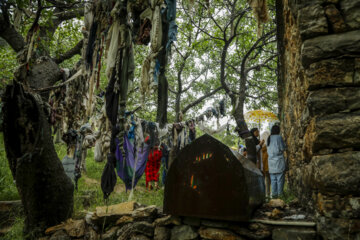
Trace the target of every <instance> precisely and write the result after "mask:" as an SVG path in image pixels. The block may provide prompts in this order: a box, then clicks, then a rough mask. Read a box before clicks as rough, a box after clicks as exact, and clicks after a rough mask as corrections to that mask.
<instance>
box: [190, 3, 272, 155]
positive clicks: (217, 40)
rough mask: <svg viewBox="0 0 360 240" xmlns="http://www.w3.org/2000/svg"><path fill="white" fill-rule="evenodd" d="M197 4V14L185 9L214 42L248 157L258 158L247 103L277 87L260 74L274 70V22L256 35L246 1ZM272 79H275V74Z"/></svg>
mask: <svg viewBox="0 0 360 240" xmlns="http://www.w3.org/2000/svg"><path fill="white" fill-rule="evenodd" d="M196 4H197V5H196V6H197V10H196V14H194V16H191V13H190V11H189V10H188V11H186V12H187V14H188V16H189V17H190V19H192V24H193V25H194V26H195V27H196V28H199V29H200V30H201V32H202V34H203V36H204V37H205V38H207V39H208V41H209V42H211V44H212V46H214V51H212V52H210V56H211V59H213V60H214V61H216V62H217V63H218V64H219V68H218V73H217V74H218V77H219V79H220V82H221V85H222V87H223V89H224V90H225V92H226V94H227V95H228V96H229V97H230V100H231V105H232V107H233V110H232V115H233V117H234V118H235V121H236V125H237V131H238V133H239V135H240V137H242V138H244V139H245V142H246V146H247V149H248V158H249V159H251V160H252V161H253V162H256V150H255V145H254V142H253V140H252V138H250V136H251V135H250V132H249V131H248V127H247V124H246V122H245V119H244V105H245V103H246V100H247V99H249V98H253V99H258V100H263V99H264V97H265V96H268V95H272V94H273V92H274V90H275V89H273V90H271V89H270V91H269V90H268V89H267V88H266V85H265V84H266V83H261V81H262V79H261V78H262V77H261V76H260V75H261V74H263V75H264V74H265V73H264V72H262V73H261V74H260V70H261V71H263V70H266V69H267V70H269V71H270V72H271V71H273V68H274V64H275V63H274V60H275V58H276V54H275V53H274V52H275V51H274V48H270V49H269V48H268V46H271V44H272V43H274V42H275V39H274V36H275V30H273V29H274V25H273V24H267V25H265V28H264V30H263V32H264V33H262V32H261V33H262V35H261V36H260V37H257V36H256V34H255V32H256V31H255V29H254V28H253V27H252V26H256V24H254V20H253V19H252V18H251V17H249V16H248V15H249V14H250V12H251V11H250V10H251V9H250V8H249V7H248V6H247V3H246V1H238V0H233V1H212V2H210V5H211V8H210V7H209V5H206V4H204V3H203V1H197V2H196ZM184 9H186V8H185V7H184ZM199 16H201V17H202V18H203V19H206V20H204V21H202V22H201V23H198V22H197V21H196V20H195V19H196V18H197V17H199ZM209 26H211V27H209ZM217 59H220V60H217ZM270 75H272V76H273V74H270ZM260 77H261V78H260ZM272 82H275V78H274V79H273V81H272ZM267 83H268V82H267ZM264 85H265V86H264ZM256 88H257V90H255V89H256Z"/></svg>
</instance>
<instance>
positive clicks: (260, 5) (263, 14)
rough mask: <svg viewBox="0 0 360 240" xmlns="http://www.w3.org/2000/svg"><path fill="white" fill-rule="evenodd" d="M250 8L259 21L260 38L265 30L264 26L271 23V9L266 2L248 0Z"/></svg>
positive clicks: (263, 0)
mask: <svg viewBox="0 0 360 240" xmlns="http://www.w3.org/2000/svg"><path fill="white" fill-rule="evenodd" d="M248 3H249V5H250V7H251V8H252V10H253V13H254V16H255V18H256V20H257V25H258V27H257V35H258V36H259V37H260V36H261V32H262V29H263V24H264V23H266V22H267V21H269V9H268V6H267V1H266V0H248Z"/></svg>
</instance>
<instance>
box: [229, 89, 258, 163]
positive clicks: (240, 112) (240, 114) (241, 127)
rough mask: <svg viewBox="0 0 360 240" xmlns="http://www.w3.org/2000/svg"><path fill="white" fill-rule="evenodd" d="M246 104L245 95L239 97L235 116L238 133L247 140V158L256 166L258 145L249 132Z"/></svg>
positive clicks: (235, 104)
mask: <svg viewBox="0 0 360 240" xmlns="http://www.w3.org/2000/svg"><path fill="white" fill-rule="evenodd" d="M244 104H245V93H244V94H243V95H242V96H239V97H238V99H237V102H236V103H233V106H235V107H234V113H233V116H234V118H235V121H236V125H237V129H238V133H239V135H240V137H241V138H243V139H245V145H246V150H247V158H248V159H249V160H250V161H252V162H253V163H255V164H256V145H255V142H254V140H253V138H252V135H251V133H250V132H249V129H248V126H247V124H246V122H245V118H244Z"/></svg>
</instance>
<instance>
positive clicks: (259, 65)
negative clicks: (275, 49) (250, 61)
mask: <svg viewBox="0 0 360 240" xmlns="http://www.w3.org/2000/svg"><path fill="white" fill-rule="evenodd" d="M275 57H277V54H274V55H272V56H270V57H269V58H268V59H266V60H265V61H264V62H262V63H259V64H256V65H254V66H252V67H249V68H246V69H245V74H247V73H248V72H250V71H252V70H254V69H260V68H262V67H264V66H266V64H267V63H268V62H270V61H271V60H273V59H274V58H275Z"/></svg>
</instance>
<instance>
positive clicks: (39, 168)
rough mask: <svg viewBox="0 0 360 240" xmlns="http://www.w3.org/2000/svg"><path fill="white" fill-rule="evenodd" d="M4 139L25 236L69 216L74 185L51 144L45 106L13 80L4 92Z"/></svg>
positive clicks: (33, 235) (71, 208) (40, 230)
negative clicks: (23, 217)
mask: <svg viewBox="0 0 360 240" xmlns="http://www.w3.org/2000/svg"><path fill="white" fill-rule="evenodd" d="M3 112H4V142H5V150H6V154H7V158H8V161H9V166H10V168H11V172H12V175H13V177H14V179H15V180H16V186H17V189H18V191H19V194H20V197H21V201H22V204H23V206H24V212H25V215H26V219H25V229H24V230H25V232H26V233H28V234H29V238H33V237H35V236H39V235H42V234H43V233H44V230H45V229H46V228H47V227H50V226H53V225H56V224H59V223H61V222H62V221H64V220H66V219H67V218H69V217H71V214H72V211H73V191H74V186H73V183H72V181H71V179H70V178H68V177H67V176H66V174H65V172H64V168H63V166H62V164H61V162H60V160H59V158H58V156H57V154H56V151H55V148H54V145H53V144H52V137H51V130H50V126H49V123H48V117H47V115H46V114H45V105H44V103H43V102H42V100H41V98H40V96H39V95H35V94H32V93H29V92H26V91H24V89H23V87H22V85H20V84H19V83H17V82H15V81H14V85H9V86H7V89H6V92H5V95H4V107H3Z"/></svg>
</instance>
